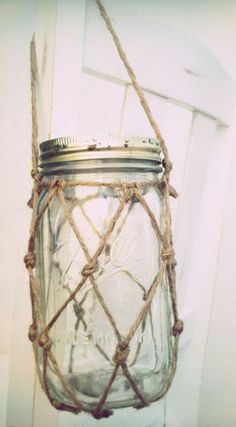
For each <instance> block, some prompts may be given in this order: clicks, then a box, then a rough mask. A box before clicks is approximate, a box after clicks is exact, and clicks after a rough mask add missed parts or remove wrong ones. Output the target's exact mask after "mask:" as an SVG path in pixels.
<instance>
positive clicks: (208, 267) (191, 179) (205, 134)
mask: <svg viewBox="0 0 236 427" xmlns="http://www.w3.org/2000/svg"><path fill="white" fill-rule="evenodd" d="M226 144H227V130H226V129H224V128H222V127H218V126H217V125H216V123H215V122H214V121H212V120H210V119H208V118H206V117H203V116H201V115H198V116H197V117H196V118H195V121H194V125H193V130H192V140H191V146H190V152H189V159H188V170H187V173H186V182H185V188H184V190H183V197H182V201H181V207H180V211H179V218H178V221H177V224H178V228H177V229H176V235H175V240H176V251H177V259H178V267H177V273H178V274H177V279H178V293H179V306H180V313H181V316H182V318H183V320H184V321H185V331H184V334H183V337H182V340H181V341H180V353H179V364H178V370H177V374H176V377H175V380H174V385H173V387H172V389H171V390H170V392H169V394H168V396H167V426H168V427H188V426H191V427H198V425H199V424H198V407H199V397H200V387H201V381H202V370H203V367H204V362H205V351H206V346H207V336H208V325H209V319H210V313H211V306H212V298H213V293H214V283H215V274H216V268H217V261H218V256H219V249H220V242H221V222H222V216H223V212H224V194H225V188H226V184H227V171H228V168H229V153H227V145H226ZM223 157H224V162H222V158H223ZM219 170H220V173H219ZM190 193H191V194H190ZM209 427H210V426H209Z"/></svg>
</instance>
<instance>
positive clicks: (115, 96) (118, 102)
mask: <svg viewBox="0 0 236 427" xmlns="http://www.w3.org/2000/svg"><path fill="white" fill-rule="evenodd" d="M124 97H125V86H123V85H120V84H117V83H114V82H111V81H109V80H104V79H101V78H99V77H97V76H94V75H90V74H87V73H82V75H81V90H80V93H79V106H78V109H77V110H76V113H77V129H76V130H77V133H78V134H85V135H86V134H107V133H111V134H118V133H119V129H120V121H121V116H122V108H123V104H124Z"/></svg>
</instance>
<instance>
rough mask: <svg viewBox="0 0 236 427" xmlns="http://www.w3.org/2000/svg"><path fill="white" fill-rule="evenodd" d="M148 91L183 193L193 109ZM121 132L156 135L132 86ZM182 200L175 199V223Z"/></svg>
mask: <svg viewBox="0 0 236 427" xmlns="http://www.w3.org/2000/svg"><path fill="white" fill-rule="evenodd" d="M144 93H145V97H146V99H147V102H148V104H149V106H150V108H151V111H152V114H153V117H154V118H155V120H156V121H157V123H158V126H159V128H160V130H161V133H162V135H163V137H164V139H165V142H166V144H167V147H168V150H169V154H170V159H171V161H172V162H173V165H174V168H173V170H172V173H171V184H172V185H173V186H174V187H175V189H176V190H177V192H178V193H179V192H180V191H181V190H182V188H183V179H184V172H185V166H186V155H187V147H188V143H189V138H190V132H191V126H192V112H191V111H190V110H187V109H184V108H183V107H181V106H179V105H176V104H173V103H171V102H169V101H168V100H167V99H165V98H163V97H160V96H157V95H154V94H150V93H147V92H144ZM121 133H122V134H124V135H139V136H144V137H148V136H151V137H154V136H155V135H154V132H153V129H152V127H151V125H150V123H149V121H148V119H147V117H146V114H145V112H144V110H143V108H142V106H141V104H140V102H139V99H138V97H137V94H136V93H135V91H134V89H133V88H132V87H131V86H128V91H127V95H126V103H125V108H124V113H123V119H122V126H121ZM179 200H180V198H178V199H177V200H175V199H171V206H172V218H173V224H174V223H175V220H176V215H177V209H178V205H179Z"/></svg>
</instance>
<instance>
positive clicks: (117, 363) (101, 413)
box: [24, 0, 183, 419]
mask: <svg viewBox="0 0 236 427" xmlns="http://www.w3.org/2000/svg"><path fill="white" fill-rule="evenodd" d="M94 1H95V2H96V3H97V5H98V7H99V10H100V13H101V16H102V18H103V19H104V21H105V23H106V26H107V28H108V30H109V32H110V33H111V35H112V37H113V40H114V43H115V45H116V48H117V50H118V53H119V55H120V58H121V60H122V61H123V64H124V66H125V68H126V70H127V72H128V75H129V77H130V79H131V82H132V85H133V87H134V89H135V91H136V93H137V95H138V97H139V100H140V103H141V106H142V108H143V109H144V111H145V114H146V116H147V118H148V120H149V122H150V125H151V127H152V129H153V131H154V134H155V136H156V138H157V139H158V140H159V142H160V145H161V149H162V153H163V167H164V171H163V174H162V177H161V180H159V179H156V180H154V181H150V182H146V181H144V182H141V183H137V182H132V183H130V182H123V183H120V182H119V183H114V182H112V183H107V181H104V182H100V181H99V182H92V183H91V182H85V181H83V182H82V183H81V182H78V181H74V182H73V181H71V180H67V179H58V178H57V179H55V180H53V181H50V180H45V181H43V180H42V179H41V177H40V174H39V171H38V168H39V164H38V162H39V154H38V119H37V82H38V67H37V57H36V47H35V38H34V37H33V39H32V42H31V50H30V52H31V108H32V172H31V175H32V178H33V180H34V186H33V191H32V197H31V199H30V201H29V205H30V206H31V207H32V208H33V213H32V220H31V227H30V238H29V242H28V253H27V254H26V255H25V257H24V262H25V266H26V268H27V270H28V273H29V280H30V291H31V303H32V324H31V326H30V328H29V333H28V336H29V339H30V341H31V342H32V344H33V349H34V355H35V360H36V367H37V372H38V376H39V379H40V382H41V385H42V387H43V389H44V391H45V393H46V394H47V396H48V398H49V400H50V402H51V404H52V405H53V406H54V407H55V408H56V409H59V410H65V411H69V412H72V413H76V414H77V413H79V412H81V411H82V410H86V411H87V412H90V413H91V414H92V415H93V417H94V418H96V419H100V418H106V417H109V416H110V415H111V414H112V411H110V410H107V409H104V408H103V406H104V405H105V404H106V400H107V397H108V394H109V392H110V389H111V388H112V385H113V383H114V381H115V379H116V376H117V373H118V371H119V374H120V371H121V372H122V373H123V375H124V377H125V380H126V381H127V383H128V385H129V386H130V388H131V389H132V390H133V392H134V395H135V397H136V398H137V401H139V403H138V404H137V405H136V406H135V407H136V408H137V409H140V408H143V407H145V406H147V405H148V402H147V401H146V399H145V398H144V396H143V395H142V391H141V389H139V386H138V384H137V383H136V382H137V381H136V380H135V378H134V377H133V375H131V372H132V371H131V370H130V368H129V366H132V363H134V362H132V363H131V364H130V360H129V359H130V358H131V352H130V342H131V340H132V339H133V338H134V336H135V334H136V333H137V331H138V328H139V327H142V328H144V327H145V322H146V317H147V314H148V313H149V312H150V307H151V303H152V301H153V298H154V296H155V293H156V291H157V289H158V286H159V285H160V284H161V282H162V281H163V280H164V278H165V280H167V285H168V289H169V295H170V300H171V304H172V313H173V319H174V320H173V323H174V325H173V328H172V332H173V337H172V351H173V357H172V362H171V366H170V369H169V373H168V376H167V379H166V385H165V387H164V388H163V390H162V391H161V393H160V395H159V398H161V397H162V396H164V395H165V394H166V392H167V391H168V389H169V387H170V385H171V383H172V380H173V377H174V373H175V369H176V363H177V352H178V337H179V335H180V334H181V333H182V331H183V322H182V321H181V320H180V319H179V318H178V312H177V301H176V291H175V264H176V263H175V260H174V248H173V244H172V233H171V214H170V207H169V195H172V196H173V197H177V193H176V191H175V190H174V189H173V187H171V186H170V184H169V174H170V172H171V169H172V163H171V161H170V159H169V154H168V149H167V147H166V144H165V141H164V139H163V137H162V135H161V132H160V129H159V127H158V125H157V123H156V121H155V120H154V118H153V116H152V113H151V110H150V108H149V105H148V103H147V101H146V98H145V96H144V92H143V89H142V88H141V86H140V84H139V83H138V81H137V79H136V76H135V73H134V71H133V69H132V68H131V66H130V64H129V62H128V59H127V57H126V54H125V52H124V50H123V48H122V46H121V43H120V41H119V39H118V36H117V34H116V32H115V30H114V28H113V26H112V23H111V20H110V18H109V17H108V15H107V13H106V10H105V8H104V6H103V4H102V1H101V0H94ZM81 185H83V186H88V187H91V186H93V185H94V186H96V187H98V186H100V187H101V186H105V187H110V188H112V189H113V190H114V191H115V193H116V194H117V195H118V197H119V199H120V204H119V206H118V208H117V211H116V212H115V214H114V215H113V217H112V218H110V222H108V225H107V229H106V231H105V233H104V235H100V233H97V236H98V237H99V239H100V241H99V245H98V248H97V251H96V252H95V254H94V256H93V257H90V254H89V250H88V247H87V246H86V242H85V240H84V239H83V237H82V233H80V230H79V229H78V224H76V222H75V220H74V218H73V216H72V213H71V210H70V208H69V206H68V203H67V198H66V190H67V189H68V188H72V187H76V186H81ZM154 185H155V186H158V187H159V188H160V191H161V192H162V196H161V199H162V202H163V217H164V218H162V220H163V224H164V225H161V224H160V225H159V224H158V222H157V219H156V216H155V215H154V213H153V212H152V210H151V208H150V207H149V205H148V203H147V200H146V199H145V196H144V194H145V192H144V191H143V189H144V188H145V189H148V188H149V187H153V186H154ZM42 188H44V190H45V194H46V198H45V203H44V204H43V205H42V206H41V207H40V211H39V212H38V209H39V208H38V198H39V194H40V192H41V190H42ZM55 197H56V198H57V199H58V203H60V204H61V207H62V208H63V209H64V214H65V218H66V220H67V222H68V224H69V226H70V227H71V229H72V230H73V232H74V234H75V236H76V238H77V240H78V242H79V244H80V247H81V249H82V251H83V254H84V256H85V259H86V264H85V265H84V266H83V267H82V268H81V272H80V273H81V276H82V278H81V280H80V282H79V283H78V284H77V285H76V286H75V288H74V289H73V291H71V292H70V295H69V297H68V298H67V299H66V300H65V301H64V302H63V303H62V305H61V307H59V308H58V309H57V310H56V311H55V313H54V315H53V317H52V318H51V319H50V321H49V322H48V324H47V325H45V321H46V319H45V318H44V314H43V313H44V312H43V310H42V307H41V303H40V301H41V295H40V291H39V286H38V283H37V280H36V277H35V273H34V271H33V270H34V268H35V264H36V256H35V243H36V237H37V233H38V227H39V223H40V221H41V220H42V218H43V216H44V214H45V212H47V209H48V208H49V207H50V203H51V202H52V200H53V198H55ZM119 199H118V201H119ZM131 201H132V203H134V202H139V203H140V204H141V205H142V207H143V208H144V210H145V212H146V214H147V215H148V217H149V219H150V223H151V225H152V227H153V229H154V231H155V235H156V238H157V239H158V243H159V245H160V247H161V248H162V250H161V256H160V264H159V271H158V272H157V275H156V277H155V279H154V281H153V283H152V284H151V286H150V288H149V289H145V287H144V286H143V284H142V283H138V282H137V281H136V282H135V283H136V285H137V286H139V287H140V288H141V290H142V296H143V297H142V304H143V305H142V306H141V309H140V312H139V314H138V316H137V319H135V320H134V323H133V324H132V325H131V327H130V330H129V332H128V335H127V336H126V337H124V338H123V337H122V336H121V333H120V332H119V330H118V327H117V324H116V321H115V319H114V316H113V314H112V312H111V311H110V309H109V307H108V305H107V304H106V301H105V299H104V298H103V295H102V293H101V291H100V288H99V286H98V284H97V283H96V280H95V277H94V276H95V275H93V273H94V272H96V271H97V270H98V267H99V265H98V258H99V256H100V255H101V254H102V252H103V251H108V253H106V255H108V254H109V251H110V241H109V239H110V237H111V235H112V233H113V230H114V229H115V226H116V224H117V222H119V220H120V218H121V217H122V215H123V211H125V209H126V207H127V206H128V208H127V211H129V208H130V205H132V203H131ZM108 248H109V250H108ZM87 281H89V282H90V286H91V288H92V289H93V292H94V294H95V296H96V298H97V300H98V302H99V304H100V306H101V308H102V309H103V310H104V313H105V315H106V317H107V320H108V321H109V324H110V326H111V328H112V330H113V332H114V336H115V338H116V339H117V342H118V344H117V345H116V348H115V352H114V355H113V357H112V355H110V356H109V357H108V356H107V355H106V353H105V351H104V349H103V348H101V346H100V347H99V345H98V344H97V343H95V345H96V349H97V350H98V351H100V354H101V355H103V357H105V358H106V360H107V362H110V364H111V366H112V369H113V371H112V373H111V377H110V379H109V381H108V383H107V384H106V386H105V387H104V390H103V391H102V393H101V396H100V400H99V401H98V402H97V403H96V407H95V409H93V410H91V407H90V409H88V408H85V406H84V403H83V402H82V401H80V400H79V399H78V398H77V394H76V393H75V392H74V390H73V389H72V387H71V385H70V384H69V383H68V382H67V380H66V379H65V376H64V375H63V373H62V371H61V370H60V366H59V363H58V361H57V359H56V357H55V355H54V351H53V347H54V346H53V341H52V339H51V338H50V336H49V331H50V329H51V328H52V327H53V326H54V325H55V323H56V322H57V320H58V318H59V317H60V316H61V314H62V313H63V311H65V310H66V308H67V306H68V305H69V304H70V303H72V304H73V311H74V313H75V317H76V325H77V326H76V327H77V328H78V325H79V324H80V322H81V323H82V325H83V328H84V330H86V328H87V325H86V319H85V318H86V316H85V310H84V308H83V306H82V302H81V301H80V302H78V300H77V294H79V291H80V289H81V288H82V286H83V285H84V284H85V283H87ZM83 298H84V299H85V298H86V292H85V293H84V296H83ZM40 351H41V354H42V359H43V368H42V366H41V362H40V361H39V354H40ZM135 357H136V358H137V357H138V356H137V355H136V356H135ZM134 360H135V358H134ZM128 362H129V363H128ZM49 369H51V370H52V371H53V374H54V375H55V376H56V377H57V378H58V381H59V383H60V386H61V387H62V390H63V392H64V393H65V395H66V397H67V399H68V400H69V401H70V402H71V403H70V404H65V403H63V402H59V401H58V400H57V399H54V398H53V396H52V395H51V389H50V386H49V381H48V376H47V370H49Z"/></svg>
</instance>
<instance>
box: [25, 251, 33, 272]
mask: <svg viewBox="0 0 236 427" xmlns="http://www.w3.org/2000/svg"><path fill="white" fill-rule="evenodd" d="M35 262H36V256H35V252H32V251H29V252H28V253H27V254H26V255H25V256H24V263H25V266H26V268H34V267H35Z"/></svg>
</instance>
